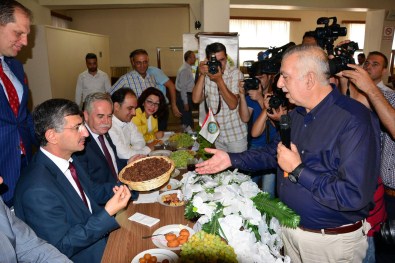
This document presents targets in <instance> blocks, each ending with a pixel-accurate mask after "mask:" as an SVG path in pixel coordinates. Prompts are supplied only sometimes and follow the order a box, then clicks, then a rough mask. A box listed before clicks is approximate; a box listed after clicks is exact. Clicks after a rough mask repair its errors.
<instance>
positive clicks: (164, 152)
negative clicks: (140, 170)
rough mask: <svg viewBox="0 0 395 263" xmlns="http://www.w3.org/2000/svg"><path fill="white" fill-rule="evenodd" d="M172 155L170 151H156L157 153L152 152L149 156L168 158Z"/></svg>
mask: <svg viewBox="0 0 395 263" xmlns="http://www.w3.org/2000/svg"><path fill="white" fill-rule="evenodd" d="M170 154H171V151H168V150H156V151H152V152H150V153H149V154H148V155H149V156H167V157H169V156H170Z"/></svg>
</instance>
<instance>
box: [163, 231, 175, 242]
mask: <svg viewBox="0 0 395 263" xmlns="http://www.w3.org/2000/svg"><path fill="white" fill-rule="evenodd" d="M165 238H166V240H167V241H173V240H175V239H176V238H177V236H176V235H175V234H172V233H169V234H166V235H165Z"/></svg>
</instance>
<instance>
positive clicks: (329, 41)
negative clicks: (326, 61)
mask: <svg viewBox="0 0 395 263" xmlns="http://www.w3.org/2000/svg"><path fill="white" fill-rule="evenodd" d="M331 20H332V24H331V25H329V22H330V21H331ZM317 25H324V27H317V28H316V29H315V31H314V33H315V35H316V38H317V41H318V45H319V46H320V47H321V48H322V49H326V50H327V52H328V55H331V54H333V42H334V41H335V40H336V39H337V38H338V37H339V36H345V35H347V28H346V27H341V26H340V25H339V24H337V18H336V17H320V18H318V19H317Z"/></svg>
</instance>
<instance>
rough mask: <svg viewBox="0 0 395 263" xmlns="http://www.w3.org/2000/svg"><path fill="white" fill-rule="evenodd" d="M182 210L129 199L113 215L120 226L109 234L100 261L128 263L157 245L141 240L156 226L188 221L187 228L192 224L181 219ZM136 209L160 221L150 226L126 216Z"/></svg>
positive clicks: (181, 208)
mask: <svg viewBox="0 0 395 263" xmlns="http://www.w3.org/2000/svg"><path fill="white" fill-rule="evenodd" d="M183 172H185V171H181V173H180V174H182V173H183ZM179 177H181V176H179ZM177 179H180V178H177ZM184 210H185V206H180V207H169V206H164V205H161V204H159V203H151V204H136V205H135V204H133V203H132V202H130V203H129V205H128V207H127V208H126V209H125V210H123V211H122V212H119V213H118V214H117V216H116V219H117V221H118V223H119V225H120V226H121V227H120V228H119V229H117V230H115V231H113V232H112V233H111V234H110V237H109V239H108V240H107V246H106V249H105V251H104V254H103V258H102V262H103V263H107V262H115V263H130V262H131V261H132V259H133V258H134V257H135V256H136V255H137V254H139V253H140V252H142V251H144V250H147V249H151V248H156V247H155V245H154V244H153V243H152V240H151V239H150V238H147V239H142V238H141V237H143V236H148V235H151V234H152V233H153V232H154V231H155V230H156V229H158V228H160V227H162V226H166V225H170V224H183V225H187V224H188V225H189V227H192V226H193V224H194V223H192V222H191V221H188V220H187V219H185V218H184ZM136 212H139V213H142V214H145V215H149V216H152V217H155V218H159V219H160V222H159V223H158V224H156V225H154V226H152V227H148V226H145V225H142V224H139V223H136V222H132V221H130V220H128V217H130V216H131V215H133V214H134V213H136ZM174 252H176V251H174Z"/></svg>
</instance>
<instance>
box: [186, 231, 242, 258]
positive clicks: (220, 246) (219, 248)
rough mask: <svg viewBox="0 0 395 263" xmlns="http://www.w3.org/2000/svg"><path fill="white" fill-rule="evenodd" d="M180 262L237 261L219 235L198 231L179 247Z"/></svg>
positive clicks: (231, 250)
mask: <svg viewBox="0 0 395 263" xmlns="http://www.w3.org/2000/svg"><path fill="white" fill-rule="evenodd" d="M180 256H181V262H186V263H193V262H199V263H204V262H210V263H211V262H213V263H221V262H223V263H225V262H226V263H231V262H235V263H237V256H236V254H235V251H234V250H233V248H232V247H231V246H229V245H228V244H226V243H225V242H224V241H223V240H222V239H221V238H220V237H219V236H216V235H213V234H208V233H206V232H204V231H199V232H197V233H195V234H194V235H193V236H192V237H190V238H189V240H188V242H186V243H184V244H183V245H182V247H181V254H180Z"/></svg>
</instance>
